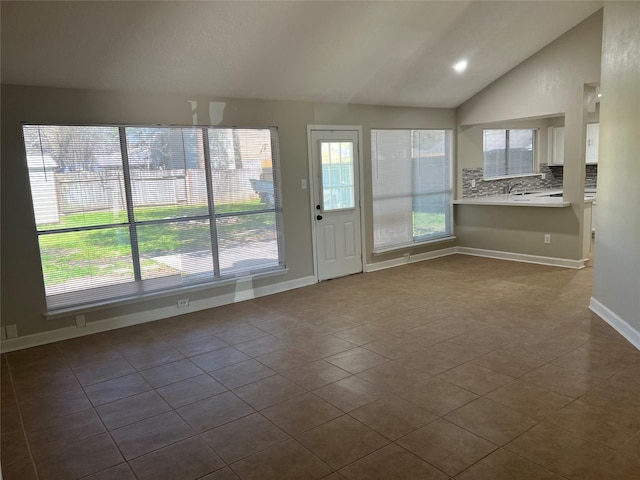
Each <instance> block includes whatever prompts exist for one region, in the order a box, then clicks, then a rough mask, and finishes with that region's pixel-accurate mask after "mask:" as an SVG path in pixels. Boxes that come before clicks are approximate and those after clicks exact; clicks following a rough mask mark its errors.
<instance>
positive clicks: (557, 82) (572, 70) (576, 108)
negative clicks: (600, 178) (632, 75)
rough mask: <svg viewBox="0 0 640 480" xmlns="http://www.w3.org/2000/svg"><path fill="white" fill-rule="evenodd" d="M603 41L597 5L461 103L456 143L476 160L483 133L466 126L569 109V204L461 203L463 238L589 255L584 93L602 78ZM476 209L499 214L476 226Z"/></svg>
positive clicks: (472, 243)
mask: <svg viewBox="0 0 640 480" xmlns="http://www.w3.org/2000/svg"><path fill="white" fill-rule="evenodd" d="M601 44H602V11H598V12H597V13H595V14H594V15H592V16H591V17H589V18H587V19H586V20H585V21H584V22H582V23H581V24H579V25H577V26H576V27H574V28H573V29H571V30H569V31H568V32H567V33H565V34H564V35H562V36H561V37H560V38H558V39H557V40H555V41H554V42H552V43H551V44H549V45H547V46H546V47H545V48H543V49H542V50H540V51H539V52H538V53H536V54H535V55H533V56H532V57H530V58H529V59H527V60H526V61H524V62H523V63H521V64H520V65H518V66H517V67H516V68H514V69H513V70H511V71H510V72H508V73H507V74H505V75H503V76H502V77H500V78H499V79H498V80H496V81H495V82H494V83H492V84H491V85H489V86H488V87H487V88H486V89H484V90H483V91H482V92H480V93H478V94H477V95H475V96H474V97H472V98H471V99H469V100H468V101H467V102H465V103H464V104H462V105H461V106H460V107H459V108H458V111H457V121H458V125H459V127H460V128H459V143H458V148H459V150H460V151H464V152H465V158H464V159H463V160H462V162H463V165H467V164H468V163H476V162H477V153H476V155H475V157H474V156H473V155H471V157H470V156H469V155H470V154H469V152H472V151H474V152H477V151H478V145H477V142H478V140H477V138H476V137H474V136H473V135H474V132H475V130H474V129H470V130H467V129H466V128H467V127H470V126H474V125H477V126H480V125H486V124H497V123H498V122H500V124H501V125H507V126H508V125H509V124H510V122H513V121H516V120H524V119H528V118H530V119H539V118H542V117H552V116H564V125H565V164H564V168H563V170H564V196H565V199H567V200H568V201H570V202H571V207H568V208H561V209H558V211H557V212H554V213H552V214H548V215H546V216H545V213H544V212H547V211H548V210H549V209H544V210H542V211H541V210H540V209H537V208H532V207H510V208H511V209H510V210H504V209H500V210H498V207H484V210H480V207H477V206H469V205H458V206H457V207H456V212H457V216H458V218H457V224H456V225H457V232H456V233H457V235H458V238H459V244H460V245H464V246H468V247H476V248H487V247H485V245H493V247H491V248H492V249H495V250H505V251H509V252H519V253H529V254H533V255H545V256H549V257H557V258H566V259H572V260H581V259H583V258H585V257H586V256H587V255H588V252H586V251H583V250H584V246H583V241H582V239H583V236H584V233H583V230H584V228H583V223H584V222H583V215H584V203H583V200H584V178H585V161H584V158H585V142H586V122H587V119H588V118H589V116H588V112H587V108H586V96H587V94H588V93H589V91H590V90H592V89H590V88H589V87H586V85H596V84H598V83H599V81H600V52H601ZM480 148H481V145H480ZM474 158H476V160H474ZM479 216H482V217H483V218H486V219H487V220H489V219H492V218H493V217H498V218H494V219H493V221H491V222H490V223H489V225H492V226H491V227H484V228H478V226H477V225H475V224H474V222H472V221H471V220H472V219H477V218H478V217H479ZM545 218H547V221H545V220H544V219H545ZM514 222H515V223H520V224H522V225H524V226H525V227H526V230H527V231H526V233H524V234H523V233H521V232H517V233H516V232H514V231H513V229H512V228H511V226H512V225H513V224H514ZM544 233H551V234H552V243H551V245H544ZM554 234H555V236H554ZM523 235H524V236H523ZM554 238H557V241H555V240H554Z"/></svg>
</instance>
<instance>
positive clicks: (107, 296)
mask: <svg viewBox="0 0 640 480" xmlns="http://www.w3.org/2000/svg"><path fill="white" fill-rule="evenodd" d="M25 127H88V128H90V127H94V128H99V127H112V128H117V129H118V137H119V153H120V155H121V168H122V179H121V181H122V182H123V183H124V193H125V197H126V198H125V199H124V203H125V207H126V217H127V221H125V222H116V223H113V222H111V223H100V224H97V225H89V226H71V227H62V228H48V229H46V230H42V229H40V228H39V227H38V224H37V223H36V219H35V215H34V227H35V234H36V237H37V242H38V250H39V260H40V266H41V272H42V281H43V287H45V285H46V283H45V275H44V268H43V265H44V264H43V256H42V250H41V246H40V238H41V237H45V236H49V235H54V234H64V233H71V232H83V231H96V230H105V229H115V228H126V229H128V231H129V239H128V241H129V245H130V246H131V260H132V263H133V272H134V280H133V281H129V282H124V283H119V284H118V283H115V284H109V285H104V286H97V287H96V286H90V287H89V288H85V289H82V290H76V291H70V292H65V293H56V294H49V295H47V293H46V290H45V288H43V293H44V295H45V301H46V306H47V311H46V312H45V317H47V318H56V317H59V316H62V315H66V314H69V313H73V312H78V311H90V310H95V309H99V308H103V307H105V306H113V305H118V304H127V303H132V302H135V301H139V300H145V299H148V298H155V297H165V296H170V295H175V294H179V293H181V292H186V291H197V290H202V289H206V288H211V287H215V286H222V285H225V284H229V283H232V282H235V281H237V279H239V278H247V277H264V276H271V275H274V274H281V273H285V272H287V271H288V269H287V267H286V263H285V251H284V218H283V208H282V193H281V185H280V178H281V166H280V148H279V136H278V128H277V127H275V126H260V127H235V126H233V127H227V126H221V125H173V124H172V125H157V124H156V125H137V124H82V125H80V124H60V123H56V124H53V123H35V122H22V124H21V129H22V133H23V146H25V141H24V140H25V138H24V132H25V130H24V128H25ZM130 128H150V129H179V130H195V131H197V132H200V135H199V136H198V135H196V144H197V145H199V143H200V142H201V145H199V146H200V147H202V149H203V156H204V177H205V183H206V198H207V207H206V208H207V213H204V214H197V215H183V216H175V217H167V218H158V219H150V220H136V217H135V208H136V205H135V202H134V198H133V190H132V176H131V173H132V171H131V169H130V164H129V158H128V157H129V151H128V148H127V129H130ZM212 129H221V130H268V131H269V137H270V141H271V145H270V148H271V169H272V178H273V180H272V182H273V203H274V204H273V206H272V207H269V206H268V205H267V206H266V208H259V209H253V210H242V211H233V212H217V211H216V204H215V202H214V194H215V185H214V179H213V175H212V171H213V170H214V168H213V165H212V159H211V151H210V143H209V131H210V130H212ZM26 157H27V149H26V146H25V166H27V164H28V162H27V160H26ZM185 169H186V167H185ZM29 187H30V198H31V201H32V207H33V208H32V212H34V213H35V206H34V195H33V185H32V183H31V178H29ZM265 213H272V214H273V215H274V219H275V220H274V229H275V234H276V240H275V241H276V248H277V265H275V266H265V267H260V266H258V267H255V268H247V269H241V270H237V271H233V272H222V271H221V268H220V258H221V257H220V251H219V249H218V237H217V232H216V230H217V226H218V221H219V220H220V219H224V218H229V217H243V216H249V215H260V214H265ZM202 221H208V223H209V228H210V239H211V254H212V262H213V270H212V271H210V272H206V273H202V274H193V273H191V274H187V275H185V276H180V279H179V280H178V281H175V282H171V280H168V279H171V278H173V277H175V276H160V277H157V278H147V279H144V278H142V277H143V274H142V271H141V268H140V261H141V259H142V256H141V253H140V249H139V238H138V237H139V235H138V229H139V228H140V227H145V226H150V225H168V224H172V223H173V224H176V223H183V222H202ZM174 251H176V252H177V253H180V251H179V250H174ZM167 284H169V285H167ZM110 292H113V293H110ZM78 298H81V299H82V300H77V299H78Z"/></svg>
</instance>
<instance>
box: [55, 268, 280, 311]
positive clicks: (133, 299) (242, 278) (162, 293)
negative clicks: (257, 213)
mask: <svg viewBox="0 0 640 480" xmlns="http://www.w3.org/2000/svg"><path fill="white" fill-rule="evenodd" d="M288 272H289V269H288V268H287V267H277V268H276V269H272V270H267V271H264V272H261V273H253V274H246V275H242V274H238V275H237V276H230V277H228V278H224V279H222V280H214V281H210V282H205V283H194V284H192V285H183V286H178V287H176V288H171V289H165V290H156V291H154V292H147V293H142V294H139V295H131V296H128V297H124V298H114V299H111V300H104V301H101V302H94V303H89V304H83V305H74V306H70V307H64V308H57V309H53V310H50V311H47V312H45V313H44V317H45V318H46V319H56V318H61V317H68V316H71V315H75V314H78V313H88V312H93V311H96V310H104V309H105V308H112V307H120V306H123V305H129V304H132V303H138V302H141V301H144V300H156V299H160V298H166V297H175V296H176V295H180V294H188V293H191V292H198V291H201V290H206V289H209V288H215V287H222V286H225V285H231V284H234V283H235V284H236V288H237V284H238V283H240V282H246V281H247V280H248V281H250V282H252V281H253V279H257V278H268V277H273V276H276V275H284V274H285V273H288ZM249 298H253V297H249ZM241 300H247V298H242V299H241Z"/></svg>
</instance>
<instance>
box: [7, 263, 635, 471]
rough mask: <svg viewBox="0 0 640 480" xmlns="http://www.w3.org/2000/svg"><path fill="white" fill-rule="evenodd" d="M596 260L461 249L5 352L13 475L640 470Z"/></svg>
mask: <svg viewBox="0 0 640 480" xmlns="http://www.w3.org/2000/svg"><path fill="white" fill-rule="evenodd" d="M591 285H592V271H591V269H590V268H586V269H583V270H579V271H577V270H567V269H560V268H553V267H545V266H539V265H528V264H519V263H513V262H504V261H498V260H490V259H483V258H475V257H468V256H460V255H458V256H451V257H446V258H442V259H438V260H432V261H429V262H422V263H417V264H411V265H406V266H402V267H398V268H394V269H389V270H385V271H380V272H376V273H369V274H364V275H355V276H351V277H347V278H343V279H339V280H333V281H329V282H324V283H322V284H319V285H314V286H311V287H308V288H304V289H298V290H295V291H291V292H286V293H282V294H278V295H273V296H269V297H264V298H260V299H255V300H251V301H246V302H243V303H239V304H235V305H229V306H225V307H220V308H216V309H211V310H207V311H202V312H196V313H191V314H188V315H183V316H180V317H174V318H170V319H166V320H161V321H157V322H153V323H147V324H143V325H139V326H135V327H129V328H123V329H120V330H115V331H111V332H106V333H102V334H96V335H91V336H86V337H82V338H78V339H74V340H69V341H64V342H59V343H55V344H50V345H45V346H42V347H37V348H32V349H28V350H22V351H18V352H13V353H9V354H6V355H2V371H1V374H2V375H1V381H2V397H1V407H2V430H1V440H2V443H1V456H2V473H3V478H4V479H5V480H13V479H18V480H31V479H35V478H39V479H43V480H48V479H63V480H66V479H80V478H86V479H101V480H107V479H118V480H122V479H133V478H139V479H154V480H161V479H170V480H189V479H199V478H202V479H207V480H228V479H238V478H240V479H242V480H250V479H258V480H269V479H278V480H283V479H293V480H303V479H328V480H337V479H342V478H344V479H351V480H356V479H366V480H370V479H394V480H401V479H418V478H419V479H449V478H455V479H457V480H471V479H474V480H482V479H487V480H489V479H490V480H500V479H505V480H515V479H517V480H527V479H532V480H533V479H535V480H545V479H549V480H551V479H562V478H569V479H593V480H602V479H606V480H616V479H620V480H622V479H634V480H637V479H638V478H640V352H639V351H638V350H636V349H635V348H634V347H633V346H631V345H630V344H629V343H628V342H626V341H625V340H624V339H623V338H622V337H620V336H619V335H618V334H617V333H616V332H615V331H613V330H612V329H611V328H610V327H608V326H607V325H606V324H605V323H604V322H603V321H602V320H600V319H599V318H598V317H596V316H595V315H593V314H592V313H590V311H589V310H588V309H587V305H588V301H589V297H590V295H591Z"/></svg>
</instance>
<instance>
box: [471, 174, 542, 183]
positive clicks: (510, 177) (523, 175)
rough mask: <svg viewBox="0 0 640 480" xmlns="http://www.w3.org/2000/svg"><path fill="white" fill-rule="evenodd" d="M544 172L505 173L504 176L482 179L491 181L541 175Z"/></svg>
mask: <svg viewBox="0 0 640 480" xmlns="http://www.w3.org/2000/svg"><path fill="white" fill-rule="evenodd" d="M540 176H542V173H523V174H521V175H503V176H502V177H482V180H484V181H485V182H490V181H491V180H507V179H514V178H524V177H540Z"/></svg>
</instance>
